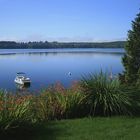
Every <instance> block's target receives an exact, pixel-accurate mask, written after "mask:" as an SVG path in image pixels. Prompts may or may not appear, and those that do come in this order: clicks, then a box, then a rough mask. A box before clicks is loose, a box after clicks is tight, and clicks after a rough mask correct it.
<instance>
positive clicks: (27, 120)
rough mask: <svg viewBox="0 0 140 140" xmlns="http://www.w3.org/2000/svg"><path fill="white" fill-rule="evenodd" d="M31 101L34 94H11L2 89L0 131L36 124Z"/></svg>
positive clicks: (0, 94) (0, 92) (0, 93)
mask: <svg viewBox="0 0 140 140" xmlns="http://www.w3.org/2000/svg"><path fill="white" fill-rule="evenodd" d="M31 102H32V96H21V95H10V94H8V93H7V92H6V91H0V131H4V132H6V131H9V130H11V129H18V128H20V127H24V125H26V124H27V125H31V124H34V123H35V120H33V115H32V113H31V112H32V111H31V108H30V105H31Z"/></svg>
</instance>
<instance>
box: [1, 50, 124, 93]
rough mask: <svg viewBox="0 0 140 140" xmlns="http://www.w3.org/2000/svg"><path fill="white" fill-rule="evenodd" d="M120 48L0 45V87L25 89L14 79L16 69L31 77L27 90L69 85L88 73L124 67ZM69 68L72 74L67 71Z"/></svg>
mask: <svg viewBox="0 0 140 140" xmlns="http://www.w3.org/2000/svg"><path fill="white" fill-rule="evenodd" d="M123 53H124V50H123V49H102V48H98V49H96V48H95V49H94V48H89V49H41V50H39V49H11V50H9V49H0V88H1V89H6V90H10V91H16V90H19V89H22V90H23V89H24V88H23V87H21V86H17V85H15V83H14V79H15V76H16V73H17V72H25V73H26V74H27V76H28V77H30V78H31V81H32V83H31V86H30V87H29V88H28V89H26V90H31V91H38V90H40V89H42V88H45V87H47V86H48V85H50V84H54V83H56V82H61V83H62V84H63V85H64V86H65V87H69V86H70V85H71V84H72V83H73V81H77V80H79V79H81V76H83V75H88V74H90V73H95V72H100V70H101V69H102V70H103V71H105V72H107V71H108V72H110V71H112V72H113V74H118V73H121V72H122V71H123V66H122V63H121V57H122V56H123ZM69 72H70V73H71V75H69Z"/></svg>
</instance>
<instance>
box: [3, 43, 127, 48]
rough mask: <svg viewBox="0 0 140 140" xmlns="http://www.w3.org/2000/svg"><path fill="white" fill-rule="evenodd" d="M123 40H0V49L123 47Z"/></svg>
mask: <svg viewBox="0 0 140 140" xmlns="http://www.w3.org/2000/svg"><path fill="white" fill-rule="evenodd" d="M124 46H125V41H115V42H102V43H92V42H69V43H64V42H48V41H44V42H43V41H40V42H15V41H0V49H46V48H124Z"/></svg>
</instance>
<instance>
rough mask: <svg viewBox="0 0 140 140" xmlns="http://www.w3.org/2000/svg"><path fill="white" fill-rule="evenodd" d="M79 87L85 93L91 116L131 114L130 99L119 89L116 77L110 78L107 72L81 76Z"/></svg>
mask: <svg viewBox="0 0 140 140" xmlns="http://www.w3.org/2000/svg"><path fill="white" fill-rule="evenodd" d="M81 87H82V90H83V92H84V94H86V95H87V104H88V108H89V113H90V115H92V116H98V115H99V116H112V115H131V108H132V99H131V98H130V96H129V95H128V94H127V93H126V92H124V91H122V90H121V85H120V81H119V80H118V79H117V78H113V79H110V78H109V76H108V74H107V73H103V72H100V73H99V74H91V75H89V76H88V77H83V78H82V80H81Z"/></svg>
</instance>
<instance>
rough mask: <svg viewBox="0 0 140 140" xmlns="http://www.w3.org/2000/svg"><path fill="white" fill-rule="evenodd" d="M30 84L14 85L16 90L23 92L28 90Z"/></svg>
mask: <svg viewBox="0 0 140 140" xmlns="http://www.w3.org/2000/svg"><path fill="white" fill-rule="evenodd" d="M30 86H31V85H30V83H29V84H16V88H17V90H20V91H24V90H28V89H29V88H30Z"/></svg>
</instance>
